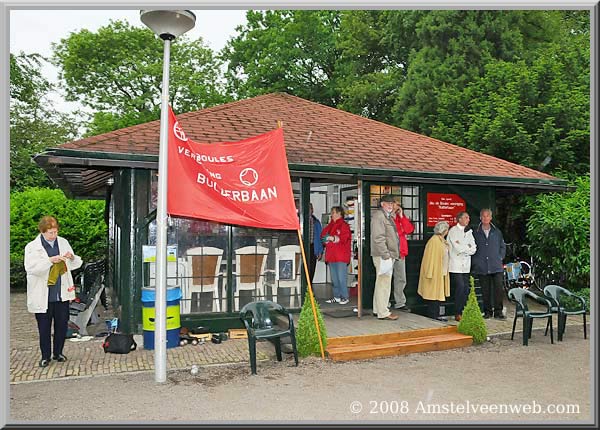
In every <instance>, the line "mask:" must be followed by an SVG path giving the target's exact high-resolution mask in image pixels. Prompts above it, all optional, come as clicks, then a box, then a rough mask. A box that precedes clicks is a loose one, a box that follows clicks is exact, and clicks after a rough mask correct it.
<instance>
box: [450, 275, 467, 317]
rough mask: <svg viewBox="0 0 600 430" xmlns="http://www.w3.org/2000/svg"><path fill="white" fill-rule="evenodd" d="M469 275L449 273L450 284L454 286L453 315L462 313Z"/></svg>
mask: <svg viewBox="0 0 600 430" xmlns="http://www.w3.org/2000/svg"><path fill="white" fill-rule="evenodd" d="M469 276H470V275H469V274H468V273H450V285H452V286H453V287H454V307H455V308H456V309H455V312H454V314H455V315H462V313H463V309H464V308H465V305H466V304H467V298H468V297H469V289H470V285H469Z"/></svg>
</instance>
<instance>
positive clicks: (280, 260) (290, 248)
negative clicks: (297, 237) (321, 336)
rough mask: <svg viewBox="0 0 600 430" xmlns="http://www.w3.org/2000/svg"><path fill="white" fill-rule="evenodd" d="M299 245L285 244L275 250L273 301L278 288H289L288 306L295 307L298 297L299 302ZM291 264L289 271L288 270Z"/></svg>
mask: <svg viewBox="0 0 600 430" xmlns="http://www.w3.org/2000/svg"><path fill="white" fill-rule="evenodd" d="M301 256H302V254H301V253H300V247H299V246H298V245H285V246H281V247H279V248H277V249H276V250H275V285H273V301H276V297H277V289H278V288H289V289H290V308H293V307H295V299H296V297H298V304H300V269H301V264H300V263H301ZM290 265H291V271H290Z"/></svg>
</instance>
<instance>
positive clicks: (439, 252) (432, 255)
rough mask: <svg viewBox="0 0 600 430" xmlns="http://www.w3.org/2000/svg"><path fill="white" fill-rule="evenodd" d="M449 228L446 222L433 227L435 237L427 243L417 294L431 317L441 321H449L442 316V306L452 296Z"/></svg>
mask: <svg viewBox="0 0 600 430" xmlns="http://www.w3.org/2000/svg"><path fill="white" fill-rule="evenodd" d="M449 227H450V226H449V225H448V223H447V222H446V221H440V222H438V223H437V224H436V225H435V226H434V227H433V236H431V238H430V239H429V240H428V241H427V244H426V245H425V252H424V253H423V260H421V272H420V274H419V288H418V289H417V293H419V295H420V296H421V297H423V299H424V300H425V301H426V302H427V310H428V314H429V316H430V317H431V318H433V319H436V320H439V321H448V319H447V318H446V317H442V316H440V305H441V303H442V302H445V301H446V297H448V296H450V276H449V273H448V266H449V259H450V256H449V252H448V248H449V247H448V242H446V239H445V237H446V235H447V234H448V229H449Z"/></svg>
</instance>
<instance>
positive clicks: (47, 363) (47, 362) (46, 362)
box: [40, 358, 50, 367]
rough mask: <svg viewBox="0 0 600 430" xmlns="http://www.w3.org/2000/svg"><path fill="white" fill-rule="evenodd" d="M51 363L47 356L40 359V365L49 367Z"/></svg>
mask: <svg viewBox="0 0 600 430" xmlns="http://www.w3.org/2000/svg"><path fill="white" fill-rule="evenodd" d="M49 364H50V360H46V359H45V358H42V359H41V360H40V367H48V365H49Z"/></svg>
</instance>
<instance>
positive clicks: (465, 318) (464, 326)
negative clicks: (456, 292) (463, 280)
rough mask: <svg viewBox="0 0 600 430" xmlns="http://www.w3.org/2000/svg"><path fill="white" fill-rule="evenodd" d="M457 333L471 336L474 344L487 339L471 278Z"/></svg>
mask: <svg viewBox="0 0 600 430" xmlns="http://www.w3.org/2000/svg"><path fill="white" fill-rule="evenodd" d="M458 332H459V333H462V334H465V335H467V336H473V342H474V343H483V342H485V341H486V339H487V327H486V325H485V320H484V319H483V316H482V315H481V309H480V308H479V303H477V296H476V295H475V286H474V282H473V277H471V291H470V292H469V298H468V299H467V304H466V305H465V308H464V310H463V313H462V318H461V320H460V322H459V323H458Z"/></svg>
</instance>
